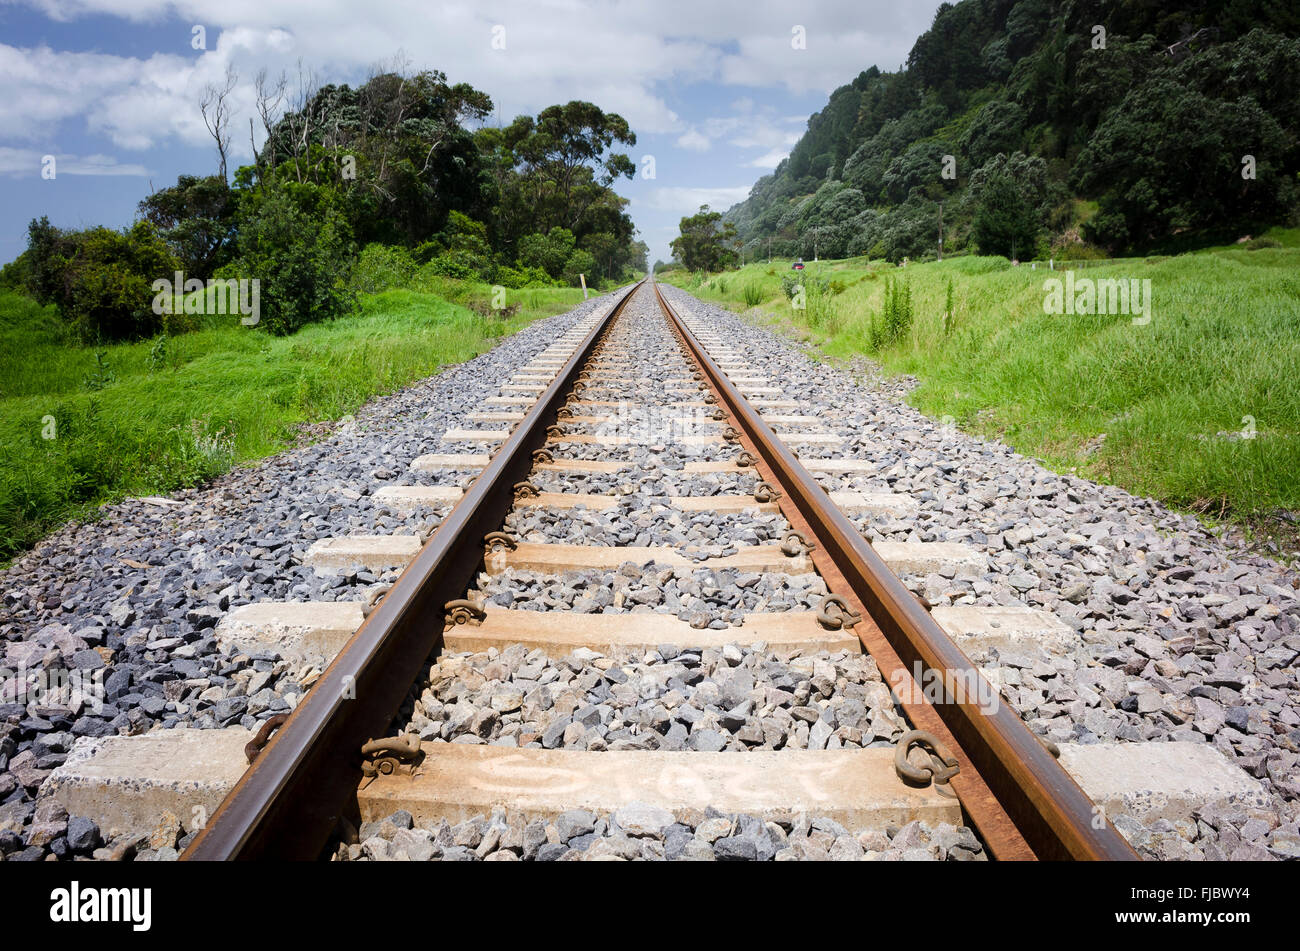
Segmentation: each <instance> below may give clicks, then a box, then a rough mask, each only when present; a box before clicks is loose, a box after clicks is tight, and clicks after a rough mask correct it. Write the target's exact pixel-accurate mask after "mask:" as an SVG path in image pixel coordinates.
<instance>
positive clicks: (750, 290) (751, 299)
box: [742, 284, 763, 307]
mask: <svg viewBox="0 0 1300 951" xmlns="http://www.w3.org/2000/svg"><path fill="white" fill-rule="evenodd" d="M742 296H743V297H744V300H745V306H746V307H757V306H758V305H759V304H761V303H762V302H763V288H762V287H760V286H759V285H758V284H746V285H745V286H744V289H743V290H742Z"/></svg>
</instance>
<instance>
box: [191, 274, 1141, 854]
mask: <svg viewBox="0 0 1300 951" xmlns="http://www.w3.org/2000/svg"><path fill="white" fill-rule="evenodd" d="M693 323H694V322H693V320H692V316H691V314H690V313H689V312H686V313H678V312H677V311H676V310H674V308H673V307H671V306H670V305H669V303H668V301H667V300H666V299H665V298H664V296H663V295H662V294H661V293H660V292H659V289H658V288H657V287H656V286H655V285H653V284H648V283H642V284H639V285H636V286H634V287H633V288H631V289H629V290H627V291H626V292H624V293H622V295H621V296H620V297H619V299H618V300H617V301H616V302H615V301H611V303H610V304H609V305H608V306H605V307H602V308H598V309H597V310H596V311H594V312H593V313H592V314H591V315H590V316H589V317H588V318H586V319H585V320H583V321H581V322H580V323H579V324H578V325H577V326H576V328H575V329H574V330H573V331H571V332H570V333H569V334H567V335H566V336H565V337H562V338H560V339H558V340H556V341H555V343H554V344H553V345H552V346H551V347H549V348H548V349H547V350H546V351H544V352H543V353H542V354H541V355H539V356H538V357H536V358H534V360H533V361H532V362H531V364H530V365H529V366H526V367H523V368H522V369H520V371H519V372H518V373H517V374H515V376H514V377H512V379H511V382H509V383H507V384H505V385H504V386H503V387H502V389H501V392H500V395H499V396H497V397H494V398H492V399H490V400H489V401H488V404H489V405H484V406H483V407H482V408H481V409H479V410H478V411H476V412H474V413H471V414H469V417H468V418H467V419H466V420H465V424H464V427H463V428H462V429H461V430H459V431H453V432H449V433H448V434H447V436H446V439H445V442H446V443H448V444H449V445H450V448H452V449H453V450H458V451H453V452H450V453H441V454H433V455H429V456H423V457H421V458H420V459H417V460H416V462H415V463H414V465H413V469H415V470H417V471H420V472H430V471H433V472H442V473H444V474H445V473H448V472H450V473H460V474H461V475H462V478H461V480H460V481H461V485H459V486H457V485H447V484H441V485H432V486H431V485H424V484H420V483H418V482H417V483H416V484H413V485H409V486H400V487H392V488H386V489H381V490H379V491H378V492H377V493H376V499H377V501H378V500H381V499H382V500H383V501H384V502H385V503H386V504H388V505H389V506H391V507H392V508H393V509H395V510H398V511H405V512H411V513H413V514H420V513H425V512H426V510H437V509H443V510H446V509H448V508H449V509H450V510H449V511H447V514H446V516H445V518H443V519H442V521H441V524H440V525H439V527H438V529H437V530H436V531H435V532H433V533H432V535H431V536H429V537H428V538H427V539H425V538H421V537H420V536H417V535H410V536H347V537H340V538H335V539H328V540H325V541H322V542H318V543H317V544H316V545H315V546H313V549H312V551H311V552H309V560H311V561H313V563H314V564H316V565H317V569H318V570H319V571H331V570H339V569H340V568H341V567H346V566H348V565H353V564H357V563H362V564H368V565H374V566H381V565H391V564H401V563H402V561H404V560H406V559H409V564H407V566H406V568H405V571H404V572H403V573H402V574H401V576H400V578H399V579H398V581H397V582H396V584H394V585H393V586H392V588H391V590H386V591H383V592H379V591H376V592H374V597H376V598H377V603H376V604H374V606H373V609H372V610H370V609H367V608H364V607H362V606H360V605H356V604H351V605H345V606H342V607H339V606H335V607H333V608H328V609H327V610H326V611H325V613H327V614H328V613H330V612H331V611H332V612H339V611H343V612H351V613H350V614H349V617H348V618H339V617H338V616H337V613H335V614H333V615H331V617H329V618H322V617H320V616H316V617H312V618H308V617H306V616H305V615H303V614H301V613H300V614H299V615H298V616H297V617H296V618H292V619H290V620H289V621H287V622H286V621H285V620H284V619H283V618H280V619H279V620H276V618H275V612H276V611H277V610H281V611H289V612H291V613H292V612H293V611H294V610H297V611H299V612H301V611H302V610H303V608H302V607H301V606H299V607H297V608H294V606H291V605H279V606H276V605H270V606H267V605H262V606H254V607H255V608H257V612H260V614H258V616H259V617H261V618H262V621H263V625H264V626H266V625H269V626H271V627H275V626H276V625H277V624H278V625H279V628H280V629H281V630H282V631H283V630H284V629H286V628H293V629H295V630H298V631H302V630H304V629H311V630H315V629H316V628H320V627H325V628H328V627H329V625H330V624H331V623H332V624H333V625H334V628H338V627H343V628H345V629H346V628H350V627H356V626H357V625H358V624H359V627H358V628H357V629H356V633H355V636H351V637H350V638H349V639H348V640H347V642H346V644H345V645H344V646H343V647H342V649H341V650H340V651H339V652H338V654H337V656H335V657H334V658H333V659H332V661H331V662H330V663H329V665H328V667H326V669H325V670H324V672H323V674H322V675H321V676H320V678H319V679H318V680H317V681H316V682H315V684H314V685H313V686H312V689H311V690H310V692H309V693H308V694H307V696H306V698H305V699H304V700H303V701H302V702H301V703H300V704H298V706H297V708H296V709H295V710H294V712H293V714H292V715H291V716H288V717H287V718H285V717H281V718H279V719H277V720H273V721H268V722H269V724H270V725H269V726H264V728H263V729H262V731H261V732H260V733H259V735H258V737H256V738H255V739H254V740H253V742H252V743H251V744H250V747H251V749H250V750H249V756H250V758H252V765H251V766H249V768H248V769H247V770H246V771H245V772H244V774H243V776H242V778H240V779H239V781H238V782H237V783H236V784H235V786H234V788H233V790H232V791H231V792H230V793H229V795H227V796H226V797H225V799H224V801H223V802H222V804H221V806H220V807H219V808H218V809H217V810H216V812H215V813H214V814H213V815H212V816H211V817H210V818H209V819H208V820H207V822H206V823H205V824H203V827H202V830H201V831H200V832H199V833H198V835H197V836H196V837H194V839H193V841H192V842H191V843H190V845H189V847H188V849H187V850H186V851H185V853H184V857H185V858H188V859H250V858H259V857H293V858H311V857H316V856H320V855H322V854H326V853H329V854H337V855H338V857H341V858H348V857H358V856H360V855H361V854H363V852H364V850H363V849H362V846H361V843H360V842H358V841H356V840H357V838H358V830H359V829H366V828H367V824H369V826H368V827H369V828H370V829H373V828H374V827H375V825H376V824H379V823H382V822H383V820H385V819H388V818H390V817H392V816H394V815H395V816H396V817H397V818H396V820H391V819H390V821H396V823H397V824H399V825H403V826H410V825H412V824H413V825H415V826H417V827H418V826H424V827H426V828H438V825H437V824H439V823H441V830H442V831H441V833H440V834H441V835H442V837H443V840H444V841H442V842H441V843H440V846H441V845H445V846H447V848H448V850H449V851H448V857H451V852H452V851H457V852H464V853H466V854H467V853H468V851H470V850H472V851H476V852H478V853H479V854H480V855H488V854H492V853H493V852H494V851H495V852H503V851H507V850H504V849H498V848H496V845H497V844H499V840H500V839H501V838H502V837H503V836H505V837H513V838H514V839H517V840H521V841H522V839H523V838H525V837H527V838H528V839H529V845H528V847H527V848H515V849H514V850H513V851H512V855H513V854H516V853H524V854H528V855H529V856H530V857H531V856H532V855H534V854H537V853H538V852H539V851H540V850H541V849H542V848H543V847H544V846H545V845H548V844H549V845H550V846H551V848H550V850H549V852H548V853H547V854H549V855H550V856H552V857H557V856H559V855H562V854H564V853H565V852H576V851H577V849H576V848H570V847H569V846H568V845H567V844H566V843H567V842H568V841H571V840H573V838H574V836H577V837H582V836H585V837H586V838H585V839H583V842H584V844H588V843H590V842H591V841H593V840H594V839H597V838H602V837H601V836H600V835H599V834H598V833H605V836H604V839H605V843H604V846H603V848H605V849H606V850H608V851H610V852H611V854H614V855H616V856H621V857H628V856H627V855H626V854H624V853H627V851H628V849H629V848H630V846H629V845H628V840H629V836H628V835H627V834H626V830H627V829H628V828H629V827H635V828H640V827H645V826H649V827H650V828H652V829H657V830H658V835H659V837H660V838H661V839H662V838H663V836H664V834H665V831H667V832H668V833H671V834H674V835H676V836H677V838H676V840H675V844H674V845H673V846H672V847H671V848H670V849H669V851H670V852H673V853H674V854H673V855H672V856H670V857H676V855H685V856H686V857H697V856H693V855H692V854H691V852H690V849H691V848H693V846H691V845H690V842H691V841H698V840H699V836H700V835H701V831H700V830H701V828H702V825H701V824H702V823H708V822H709V821H710V820H713V825H711V826H709V828H710V829H711V830H712V831H711V832H709V833H708V835H712V836H713V839H712V840H709V841H714V843H715V850H716V851H717V853H718V854H719V855H720V856H722V852H723V849H724V847H725V848H728V849H731V850H733V851H734V853H735V856H734V857H751V855H752V856H753V857H768V856H766V855H764V854H763V853H764V851H765V846H764V842H765V841H766V842H767V843H768V844H769V845H770V847H771V851H778V850H780V849H781V847H782V846H783V845H784V842H783V840H784V839H786V838H787V837H789V836H794V837H798V836H802V839H801V840H800V841H801V842H803V843H804V844H805V845H804V848H803V851H801V850H800V849H795V848H785V849H784V852H785V854H784V855H783V856H782V857H803V856H804V855H811V854H816V853H815V850H814V851H813V852H810V851H809V850H808V849H807V847H806V843H807V841H808V838H807V837H808V834H809V832H810V830H820V831H822V833H823V835H822V839H821V840H820V841H821V844H822V845H823V846H824V845H826V843H827V842H828V841H829V840H828V839H827V836H828V835H829V839H836V838H837V837H838V838H842V837H843V836H840V835H839V833H845V834H848V835H850V836H851V837H854V838H855V839H856V840H857V841H859V842H866V843H868V844H870V843H887V842H888V840H889V835H890V833H896V832H897V831H898V830H899V829H900V827H905V826H906V825H907V824H908V823H909V822H913V821H916V820H918V819H919V820H923V821H925V822H927V823H929V824H930V825H935V824H947V826H948V827H950V828H952V829H954V830H957V831H955V832H954V834H956V835H958V836H966V837H967V840H968V841H969V842H970V843H971V849H972V851H971V853H970V854H973V855H987V856H991V857H993V858H1000V859H1030V858H1044V859H1062V858H1073V859H1117V858H1133V857H1135V856H1134V853H1133V851H1132V849H1131V848H1130V847H1129V845H1128V844H1127V842H1126V841H1125V840H1124V839H1123V837H1121V836H1120V835H1119V833H1118V832H1117V831H1115V829H1114V828H1113V827H1112V826H1111V825H1110V824H1109V822H1108V821H1107V820H1106V818H1105V816H1104V814H1103V813H1102V812H1101V811H1100V810H1098V809H1097V808H1095V807H1094V805H1093V803H1092V802H1091V801H1090V800H1089V799H1088V798H1087V796H1085V794H1084V793H1083V791H1082V790H1081V789H1080V788H1079V786H1078V785H1077V784H1076V783H1075V781H1074V780H1073V779H1071V777H1070V775H1069V774H1068V773H1067V772H1066V771H1065V769H1063V768H1062V767H1061V765H1060V764H1059V763H1058V762H1057V761H1056V760H1055V759H1054V758H1053V754H1052V752H1051V751H1050V750H1049V748H1048V746H1047V745H1045V744H1044V743H1041V742H1040V741H1039V740H1038V739H1036V738H1035V737H1034V736H1033V734H1031V733H1030V732H1029V730H1028V729H1027V728H1026V727H1025V726H1024V725H1023V724H1022V723H1021V721H1020V719H1019V717H1018V716H1017V714H1016V713H1015V712H1014V711H1013V710H1012V709H1011V708H1010V707H1009V706H1008V705H1007V704H1005V703H1000V702H998V695H997V693H996V691H994V690H993V689H992V687H991V686H989V685H988V683H987V682H986V681H984V679H983V678H982V677H981V675H980V673H979V671H978V669H977V668H975V667H974V666H973V665H972V664H971V662H970V661H969V660H968V659H967V658H966V656H965V655H964V654H963V653H962V651H961V650H960V649H959V648H958V647H957V646H956V645H955V644H954V642H953V641H952V639H951V638H949V636H948V635H947V634H946V633H945V631H944V629H943V628H941V627H940V625H939V624H938V623H937V622H936V621H935V620H934V619H933V618H932V617H931V615H930V614H929V613H928V612H927V610H926V608H925V606H924V605H923V604H922V603H921V602H920V601H918V600H917V598H916V597H915V596H913V595H912V594H911V593H910V592H909V591H908V590H907V588H906V587H904V586H903V584H902V583H901V582H900V581H899V579H898V578H897V577H896V575H895V574H894V573H893V571H891V568H890V564H891V562H892V563H894V564H896V565H897V564H909V563H910V562H909V559H910V560H912V561H915V560H916V559H922V560H924V559H926V558H943V557H944V556H945V552H944V551H942V546H940V548H938V549H935V548H933V547H931V548H930V549H924V550H922V549H909V548H908V547H907V546H906V545H902V546H899V545H894V546H890V545H885V544H880V545H877V546H874V547H873V546H872V545H871V544H869V543H867V542H866V540H865V539H864V538H863V537H862V534H861V533H860V532H859V531H858V530H857V529H856V528H855V527H854V526H853V524H852V523H851V522H850V521H849V518H848V515H852V514H855V513H857V514H861V513H871V512H890V513H894V514H895V515H897V516H898V517H904V518H905V517H906V515H907V513H908V511H909V510H910V507H911V505H912V504H913V502H912V500H911V499H909V498H907V497H905V496H896V495H891V494H889V493H880V492H863V491H835V492H830V491H828V490H825V489H823V488H822V487H821V484H820V483H819V481H818V479H819V478H822V479H832V478H834V477H835V476H836V474H840V475H843V474H845V473H848V474H852V473H855V472H863V471H869V468H870V467H869V465H868V464H867V463H865V462H863V461H861V460H853V459H836V458H834V457H833V452H832V451H831V449H832V448H833V446H834V444H835V443H836V442H837V441H838V437H837V436H835V435H834V434H831V433H828V432H826V430H825V428H824V427H822V426H820V425H819V422H820V420H821V418H822V417H823V416H825V415H828V414H833V408H828V407H821V408H814V407H808V406H806V405H800V404H797V403H795V402H793V401H790V400H788V399H786V398H785V397H784V395H783V393H782V392H781V386H780V381H779V380H771V379H767V378H763V377H761V376H756V375H755V374H754V373H753V371H752V370H751V369H750V368H749V367H747V366H746V364H745V361H744V359H743V356H742V355H741V354H739V353H736V352H734V351H733V350H731V349H730V348H729V346H728V343H727V341H725V340H722V339H719V338H718V337H717V336H716V335H714V334H712V333H710V331H709V330H708V328H707V327H706V326H704V325H702V324H701V325H698V326H694V327H693ZM819 447H820V448H819ZM459 450H463V451H459ZM796 452H798V453H799V455H796ZM846 513H848V515H846ZM922 548H924V546H922ZM316 608H320V606H316ZM257 612H254V613H255V614H256V613H257ZM245 620H248V618H246V619H245ZM313 625H315V626H316V627H315V628H313ZM697 694H698V696H697ZM936 701H937V702H936ZM281 721H284V722H281ZM273 728H274V729H275V732H274V733H272V729H273ZM629 810H630V811H629ZM487 815H491V817H492V818H491V820H490V821H484V820H482V819H480V820H479V822H478V825H477V826H476V827H475V828H476V829H477V832H474V830H472V829H471V830H469V832H468V838H466V839H465V841H464V842H461V841H460V839H459V838H455V836H451V837H449V836H450V833H449V832H448V831H447V830H448V829H449V828H451V827H455V828H456V829H458V830H459V829H462V828H468V826H470V825H473V823H472V822H467V820H470V819H471V818H472V817H475V816H487ZM737 816H739V817H740V818H739V819H737V818H736V817H737ZM557 817H559V819H562V820H563V822H562V824H563V825H565V826H566V829H567V831H568V832H569V833H573V835H571V836H569V837H568V838H564V837H562V836H561V835H560V832H559V831H557V829H556V826H555V822H556V821H557ZM719 822H721V824H722V826H725V828H720V827H719V828H715V827H716V826H718V824H719ZM524 823H527V826H524V825H523V824H524ZM967 827H969V830H973V832H974V836H971V835H970V832H969V831H968V828H967ZM827 829H830V830H832V833H826V832H825V830H827ZM389 831H390V832H391V831H392V830H389ZM641 834H644V833H641ZM459 835H460V833H459V832H457V833H456V836H459ZM708 835H706V836H705V839H706V840H708ZM881 836H884V838H883V839H882V838H881ZM493 837H495V838H493ZM547 837H549V839H547ZM976 837H977V838H978V842H977V843H976V842H975V841H974V840H975V838H976ZM361 838H362V839H364V838H365V836H361ZM426 838H427V837H426ZM452 838H455V842H453V841H451V839H452ZM340 839H342V842H341V843H340ZM719 841H720V842H721V843H722V845H718V844H717V843H718V842H719ZM485 842H486V844H485ZM746 842H748V843H749V844H748V845H747V844H746ZM611 843H613V844H611ZM683 843H685V845H683ZM791 843H793V839H791ZM755 844H756V847H755ZM634 845H635V843H634ZM880 847H882V848H883V847H884V846H883V845H881V846H880ZM847 848H850V849H852V848H853V847H852V846H851V845H849V846H847ZM620 850H621V852H620ZM413 851H418V850H416V849H414V848H413ZM859 851H861V850H860V849H859ZM633 852H635V848H633ZM651 854H655V853H654V852H653V850H652V851H651ZM722 857H728V856H722Z"/></svg>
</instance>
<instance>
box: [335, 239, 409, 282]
mask: <svg viewBox="0 0 1300 951" xmlns="http://www.w3.org/2000/svg"><path fill="white" fill-rule="evenodd" d="M415 272H416V266H415V261H413V260H412V259H411V255H410V252H408V251H407V250H406V249H405V248H403V247H400V246H397V245H389V244H368V245H366V246H365V248H364V249H363V250H362V252H361V255H360V257H358V258H357V263H356V264H355V265H354V266H353V269H352V285H351V286H352V290H353V292H354V293H358V294H362V293H366V294H377V293H379V292H380V291H386V290H390V289H392V288H395V287H408V286H410V283H411V281H412V280H413V279H414V278H415Z"/></svg>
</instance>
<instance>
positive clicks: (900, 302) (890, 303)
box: [868, 278, 913, 353]
mask: <svg viewBox="0 0 1300 951" xmlns="http://www.w3.org/2000/svg"><path fill="white" fill-rule="evenodd" d="M912 316H913V315H912V287H911V285H910V284H908V283H907V282H906V281H904V280H902V279H899V280H897V281H895V280H894V279H893V278H890V279H889V280H887V281H886V282H885V304H884V307H883V308H882V309H881V312H880V316H879V317H878V318H877V317H873V318H872V319H871V322H870V326H869V328H868V340H869V348H870V350H871V351H872V352H876V353H878V352H879V351H881V350H883V349H885V348H886V347H890V346H893V345H894V344H896V343H898V342H899V341H900V340H902V339H903V338H904V337H906V336H907V335H908V334H909V333H910V332H911V329H912Z"/></svg>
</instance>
